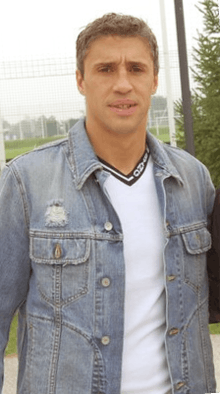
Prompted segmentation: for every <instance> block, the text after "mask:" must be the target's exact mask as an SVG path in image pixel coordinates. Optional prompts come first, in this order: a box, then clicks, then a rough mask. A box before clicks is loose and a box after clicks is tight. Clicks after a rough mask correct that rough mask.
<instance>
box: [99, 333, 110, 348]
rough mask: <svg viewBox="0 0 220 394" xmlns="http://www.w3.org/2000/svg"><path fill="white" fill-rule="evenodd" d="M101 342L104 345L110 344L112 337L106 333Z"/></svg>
mask: <svg viewBox="0 0 220 394" xmlns="http://www.w3.org/2000/svg"><path fill="white" fill-rule="evenodd" d="M101 342H102V344H103V345H105V346H106V345H108V344H109V343H110V338H109V337H108V336H107V335H106V336H104V337H102V339H101Z"/></svg>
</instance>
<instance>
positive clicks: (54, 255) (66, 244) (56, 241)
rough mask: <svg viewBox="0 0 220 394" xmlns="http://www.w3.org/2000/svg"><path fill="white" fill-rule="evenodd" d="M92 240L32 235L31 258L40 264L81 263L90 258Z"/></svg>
mask: <svg viewBox="0 0 220 394" xmlns="http://www.w3.org/2000/svg"><path fill="white" fill-rule="evenodd" d="M89 253H90V240H89V239H77V238H72V239H71V238H63V237H62V238H61V237H60V238H59V237H57V238H41V237H31V239H30V258H31V259H32V260H33V261H35V262H36V263H39V264H59V265H60V264H62V265H66V264H74V265H77V264H81V263H85V262H86V261H87V260H88V258H89Z"/></svg>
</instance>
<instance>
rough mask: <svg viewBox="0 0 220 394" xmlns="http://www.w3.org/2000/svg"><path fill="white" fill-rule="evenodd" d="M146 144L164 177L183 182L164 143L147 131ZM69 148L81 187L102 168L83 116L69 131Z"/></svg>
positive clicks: (77, 184)
mask: <svg viewBox="0 0 220 394" xmlns="http://www.w3.org/2000/svg"><path fill="white" fill-rule="evenodd" d="M147 144H148V146H149V149H150V152H151V155H152V159H153V161H154V163H155V165H156V166H157V167H159V169H160V170H161V171H162V172H163V174H164V175H165V176H166V177H167V176H172V177H174V178H176V180H177V181H178V182H180V183H181V184H183V180H182V178H181V176H180V174H179V173H178V171H177V169H176V167H175V166H174V165H173V164H172V162H171V160H170V158H169V156H168V153H167V152H166V149H165V145H164V144H163V143H161V142H160V141H158V140H157V139H156V138H155V137H154V136H153V135H152V134H150V133H149V132H148V133H147ZM69 149H70V156H71V163H72V167H73V168H72V170H73V173H74V177H75V182H76V187H77V189H81V188H82V186H83V185H84V182H85V181H86V180H87V178H88V177H89V176H90V175H91V174H92V173H93V172H94V171H96V170H102V165H101V163H100V161H99V160H98V158H97V156H96V154H95V152H94V150H93V148H92V145H91V143H90V141H89V138H88V135H87V133H86V129H85V119H84V118H81V119H80V120H79V121H78V122H77V123H76V124H75V125H74V126H73V127H72V128H71V129H70V131H69Z"/></svg>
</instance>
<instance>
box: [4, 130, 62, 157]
mask: <svg viewBox="0 0 220 394" xmlns="http://www.w3.org/2000/svg"><path fill="white" fill-rule="evenodd" d="M60 138H64V136H57V135H56V136H54V137H47V138H29V139H25V140H14V141H5V155H6V160H11V159H14V157H16V156H19V155H22V154H23V153H26V152H29V151H31V150H32V149H34V148H37V147H38V146H41V145H44V144H47V143H48V142H52V141H55V140H57V139H60Z"/></svg>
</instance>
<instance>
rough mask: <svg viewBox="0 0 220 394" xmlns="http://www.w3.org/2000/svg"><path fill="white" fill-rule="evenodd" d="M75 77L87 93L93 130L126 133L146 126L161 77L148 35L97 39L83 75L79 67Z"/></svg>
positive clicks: (89, 118)
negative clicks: (143, 36)
mask: <svg viewBox="0 0 220 394" xmlns="http://www.w3.org/2000/svg"><path fill="white" fill-rule="evenodd" d="M76 78H77V85H78V88H79V91H80V92H81V93H82V94H84V95H85V97H86V125H87V129H89V130H90V132H91V130H94V133H95V132H96V131H95V130H102V132H111V133H119V134H127V133H135V132H137V131H138V130H144V131H145V130H146V123H147V114H148V110H149V107H150V101H151V95H152V94H153V93H155V91H156V88H157V84H158V77H157V76H155V75H154V64H153V59H152V55H151V52H150V48H149V47H148V44H147V42H146V40H145V39H142V38H141V37H120V36H106V37H105V36H104V37H100V38H98V39H96V40H95V41H94V42H93V43H92V44H91V46H90V49H89V51H88V54H87V56H86V58H85V60H84V77H82V75H81V73H80V72H79V70H77V72H76Z"/></svg>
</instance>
